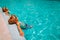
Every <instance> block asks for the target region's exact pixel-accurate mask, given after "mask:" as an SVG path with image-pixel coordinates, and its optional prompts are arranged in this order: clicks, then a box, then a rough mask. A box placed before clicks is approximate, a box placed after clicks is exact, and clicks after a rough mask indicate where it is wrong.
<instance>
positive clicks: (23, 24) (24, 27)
mask: <svg viewBox="0 0 60 40" xmlns="http://www.w3.org/2000/svg"><path fill="white" fill-rule="evenodd" d="M20 27H21V28H22V29H29V28H30V25H28V24H25V23H22V22H20Z"/></svg>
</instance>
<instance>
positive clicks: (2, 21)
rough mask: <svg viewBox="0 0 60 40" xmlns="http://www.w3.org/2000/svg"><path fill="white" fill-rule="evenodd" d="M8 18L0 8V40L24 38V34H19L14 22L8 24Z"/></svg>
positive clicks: (22, 39) (21, 39) (23, 39)
mask: <svg viewBox="0 0 60 40" xmlns="http://www.w3.org/2000/svg"><path fill="white" fill-rule="evenodd" d="M8 18H9V17H8V16H6V15H4V14H3V12H1V9H0V40H26V39H25V37H24V36H23V37H22V36H20V35H19V32H18V29H17V26H16V25H15V24H14V25H9V24H8Z"/></svg>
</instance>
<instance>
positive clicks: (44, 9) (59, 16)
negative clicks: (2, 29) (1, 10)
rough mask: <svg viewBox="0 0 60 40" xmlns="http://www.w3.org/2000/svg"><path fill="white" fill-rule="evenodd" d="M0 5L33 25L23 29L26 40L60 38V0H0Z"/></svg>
mask: <svg viewBox="0 0 60 40" xmlns="http://www.w3.org/2000/svg"><path fill="white" fill-rule="evenodd" d="M0 6H1V7H7V8H8V9H9V10H10V13H11V14H15V15H16V16H17V17H18V19H19V21H22V22H24V23H27V24H29V25H32V26H33V28H31V29H26V30H23V31H24V34H25V38H26V40H60V1H57V0H55V1H54V0H53V1H50V0H47V1H45V0H44V1H42V0H0Z"/></svg>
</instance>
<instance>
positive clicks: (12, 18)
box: [8, 15, 32, 29]
mask: <svg viewBox="0 0 60 40" xmlns="http://www.w3.org/2000/svg"><path fill="white" fill-rule="evenodd" d="M14 20H15V21H14ZM17 21H18V19H17V17H16V16H15V15H12V16H11V17H10V19H9V21H8V22H9V24H16V22H17ZM18 23H19V25H20V27H21V28H22V29H28V28H32V26H31V25H28V24H26V23H22V22H18Z"/></svg>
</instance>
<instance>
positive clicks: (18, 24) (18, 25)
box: [17, 22, 24, 36]
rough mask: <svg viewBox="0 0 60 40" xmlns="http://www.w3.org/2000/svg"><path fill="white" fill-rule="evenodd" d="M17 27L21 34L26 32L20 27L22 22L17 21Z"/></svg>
mask: <svg viewBox="0 0 60 40" xmlns="http://www.w3.org/2000/svg"><path fill="white" fill-rule="evenodd" d="M17 28H18V31H19V33H20V35H21V36H24V33H23V31H22V29H21V28H20V23H19V22H18V23H17Z"/></svg>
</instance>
